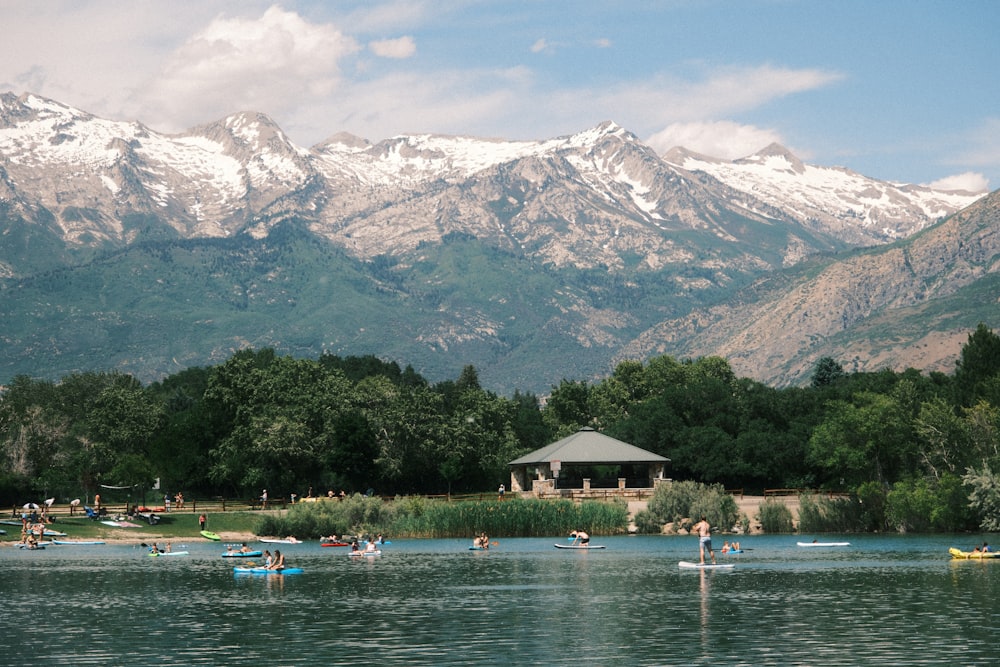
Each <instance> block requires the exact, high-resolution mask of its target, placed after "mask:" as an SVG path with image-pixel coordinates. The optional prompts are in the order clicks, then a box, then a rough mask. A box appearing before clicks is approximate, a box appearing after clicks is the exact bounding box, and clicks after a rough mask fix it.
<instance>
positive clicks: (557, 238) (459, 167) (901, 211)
mask: <svg viewBox="0 0 1000 667" xmlns="http://www.w3.org/2000/svg"><path fill="white" fill-rule="evenodd" d="M703 174H708V175H710V176H712V178H711V179H705V178H704V176H703ZM977 197H978V195H973V194H969V193H946V192H938V191H933V190H929V189H927V188H922V187H918V186H901V185H895V184H889V183H884V182H880V181H875V180H873V179H868V178H865V177H863V176H860V175H857V174H853V173H851V172H848V171H846V170H842V169H833V168H823V167H812V166H809V165H804V164H802V163H801V162H800V161H798V160H797V159H796V158H795V157H794V156H792V155H791V154H789V153H788V152H787V151H784V150H783V149H781V148H780V147H774V146H772V147H769V148H768V149H765V150H764V151H761V152H760V153H757V154H756V155H753V156H750V157H749V158H746V159H744V160H737V161H735V162H723V161H719V160H712V159H710V158H704V157H699V156H696V155H694V154H692V153H689V152H686V151H684V150H683V149H675V150H674V151H671V152H670V153H669V154H668V155H667V156H666V157H665V158H663V159H661V158H660V157H659V156H657V155H656V154H655V153H654V152H653V151H652V150H651V149H649V148H648V147H647V146H645V145H644V144H642V142H640V141H639V140H638V139H637V138H636V137H635V135H633V134H631V133H630V132H628V131H627V130H625V129H623V128H621V127H619V126H618V125H616V124H614V123H611V122H606V123H603V124H601V125H599V126H597V127H594V128H590V129H588V130H584V131H582V132H580V133H578V134H575V135H572V136H568V137H559V138H554V139H549V140H543V141H504V140H488V139H478V138H473V137H448V136H437V135H413V136H401V137H394V138H391V139H387V140H385V141H381V142H379V143H377V144H372V143H370V142H368V141H367V140H364V139H360V138H357V137H352V136H350V135H345V134H340V135H334V136H333V137H331V138H330V139H329V140H327V141H325V142H322V143H320V144H318V145H316V146H313V147H312V148H308V149H307V148H302V147H299V146H296V145H295V144H294V143H293V142H291V141H290V140H289V138H288V137H287V136H286V135H285V134H284V133H283V132H282V131H281V129H280V128H279V127H278V126H277V125H276V124H275V123H274V122H273V121H272V120H271V119H269V118H268V117H266V116H264V115H263V114H257V113H249V112H244V113H238V114H234V115H232V116H229V117H227V118H225V119H223V120H221V121H218V122H216V123H211V124H207V125H203V126H199V127H195V128H192V129H191V130H188V131H187V132H184V133H182V134H178V135H164V134H160V133H157V132H155V131H153V130H151V129H149V128H147V127H145V126H144V125H142V124H141V123H138V122H118V121H108V120H103V119H100V118H97V117H94V116H93V115H91V114H88V113H86V112H83V111H80V110H78V109H74V108H72V107H70V106H67V105H64V104H60V103H58V102H54V101H52V100H47V99H44V98H41V97H38V96H36V95H30V94H26V95H22V96H21V97H15V96H14V95H13V94H10V93H6V94H3V95H0V201H3V202H8V203H9V204H12V205H17V206H18V207H19V210H20V211H22V215H23V217H25V219H28V220H33V219H35V218H36V217H37V216H36V213H37V212H38V211H40V210H45V211H47V212H48V213H50V214H51V216H52V219H53V221H54V223H55V225H56V226H57V227H58V229H59V230H60V234H61V237H62V239H63V240H64V241H65V242H66V243H67V244H69V245H71V246H73V245H78V246H86V245H94V244H101V243H103V244H110V245H112V246H116V245H121V244H127V243H129V242H130V241H131V240H132V239H133V238H134V237H135V232H134V230H133V227H132V226H131V225H130V224H129V222H128V219H129V218H130V217H134V216H137V215H138V216H144V215H148V216H154V217H155V218H156V219H157V220H159V221H160V222H161V224H162V225H164V226H166V227H169V228H170V229H172V230H173V233H174V234H176V235H177V236H179V237H181V238H201V237H224V236H229V235H232V234H237V233H249V234H252V235H254V236H257V237H261V236H265V235H266V234H267V233H268V229H269V227H270V226H271V225H273V224H275V222H276V221H280V220H283V219H287V218H288V217H290V216H295V217H297V218H300V219H302V220H305V221H308V224H309V226H310V229H311V230H312V231H313V232H314V233H316V234H319V235H321V236H323V237H326V238H328V239H330V240H332V241H334V242H336V243H338V244H341V245H343V246H344V247H345V248H348V249H349V250H350V251H351V252H353V253H355V254H357V255H358V256H359V257H372V256H375V255H379V254H398V253H400V252H407V251H410V250H412V249H413V248H415V247H417V246H418V245H420V244H422V243H427V242H431V243H433V242H439V241H440V239H441V237H443V236H444V235H445V234H448V233H452V232H461V233H469V234H473V235H474V236H476V237H477V238H481V239H484V240H487V239H489V240H490V241H491V242H493V243H496V244H498V245H500V246H501V247H510V248H518V249H520V250H522V251H532V252H537V253H540V254H541V256H542V259H544V260H546V261H551V262H554V263H555V264H557V265H564V264H573V265H577V266H595V265H606V266H609V267H611V268H614V267H616V266H621V265H622V262H621V254H622V253H624V252H627V253H639V254H641V255H642V262H641V265H642V266H647V267H649V268H651V269H657V268H660V267H662V266H663V264H664V263H669V262H671V261H679V260H681V259H682V258H683V256H684V255H685V254H687V253H688V252H689V251H690V248H687V247H684V244H683V243H682V244H680V245H679V244H678V241H677V239H676V233H675V232H676V231H677V230H679V229H702V230H705V231H707V230H709V229H711V231H712V233H713V234H714V235H715V236H716V237H717V238H718V239H720V240H721V241H722V242H726V241H731V242H737V245H739V244H738V237H739V236H740V235H741V234H743V233H744V232H742V231H740V230H739V229H738V225H736V226H733V225H732V224H731V222H727V221H731V220H733V219H734V216H736V217H738V218H748V219H750V220H753V221H755V222H757V223H760V224H770V223H771V222H774V221H777V222H780V223H781V224H782V225H793V227H790V228H789V230H790V231H789V236H788V238H786V239H784V241H783V243H784V244H785V247H784V248H783V249H782V250H781V251H780V252H781V255H782V257H781V259H780V261H779V262H777V263H776V264H777V265H788V264H791V263H794V262H795V261H798V260H799V259H801V257H802V256H804V255H806V254H808V253H809V252H813V251H817V250H828V249H831V248H835V247H837V246H838V245H843V244H850V245H858V244H861V245H866V244H870V243H872V242H884V241H886V240H892V239H895V238H899V237H902V236H907V235H909V234H911V233H913V232H914V231H917V230H919V229H921V228H923V227H925V226H926V225H928V224H930V223H931V222H933V221H934V220H936V219H938V218H940V217H942V216H944V215H947V214H949V213H952V212H954V211H956V210H958V209H960V208H962V207H964V206H966V205H968V204H970V203H971V202H972V201H974V200H975V199H976V198H977ZM33 212H34V213H33ZM726 212H728V213H726ZM554 220H558V221H560V222H559V224H558V225H553V224H552V221H554ZM795 225H797V226H799V227H801V229H800V230H795V229H794V226H795ZM546 228H547V229H546ZM768 262H770V260H768ZM14 272H15V273H16V271H14Z"/></svg>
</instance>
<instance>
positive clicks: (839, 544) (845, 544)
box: [796, 542, 851, 547]
mask: <svg viewBox="0 0 1000 667" xmlns="http://www.w3.org/2000/svg"><path fill="white" fill-rule="evenodd" d="M796 544H798V545H799V546H800V547H849V546H851V543H850V542H796Z"/></svg>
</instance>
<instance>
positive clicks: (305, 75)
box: [136, 6, 359, 129]
mask: <svg viewBox="0 0 1000 667" xmlns="http://www.w3.org/2000/svg"><path fill="white" fill-rule="evenodd" d="M358 49H359V46H358V44H357V43H356V42H355V40H354V39H353V38H351V37H349V36H346V35H344V34H343V33H341V32H340V30H339V29H337V28H336V27H335V26H333V25H331V24H310V23H308V22H306V21H305V20H303V19H302V18H301V17H300V16H299V15H298V14H296V13H294V12H287V11H285V10H283V9H281V8H280V7H277V6H274V7H271V8H270V9H268V10H267V11H265V12H264V14H263V15H262V16H261V17H260V18H257V19H245V18H224V17H221V16H220V17H218V18H216V19H215V20H213V21H212V22H211V23H210V24H209V25H207V26H206V27H205V28H204V29H202V30H201V31H200V32H198V33H197V34H195V35H194V36H192V37H191V38H190V39H188V40H187V41H186V42H185V43H184V44H183V45H182V46H181V47H180V48H178V49H177V50H176V51H174V52H173V53H172V54H171V55H170V57H169V58H168V59H167V61H166V64H165V65H164V66H163V67H162V69H161V71H160V73H159V75H158V76H157V77H156V78H155V79H154V80H152V81H151V82H150V83H149V86H148V88H146V89H145V90H140V91H138V102H137V106H138V109H137V112H136V113H137V115H139V116H140V117H141V118H143V119H144V120H146V121H147V122H150V123H151V124H153V125H154V126H156V127H157V128H158V129H159V128H160V127H167V128H170V129H181V128H183V127H187V126H189V125H193V124H197V123H201V122H206V120H214V119H216V118H220V117H222V116H224V115H226V114H229V113H232V112H235V111H242V110H255V111H263V112H265V113H269V114H272V115H281V114H284V113H286V112H290V111H291V110H292V109H295V108H296V107H298V106H301V105H303V104H313V103H316V102H317V101H318V100H322V99H324V98H326V97H327V96H329V95H330V94H331V93H332V92H333V91H334V90H336V88H337V87H338V85H339V84H340V82H341V74H340V68H339V60H340V59H341V58H343V57H345V56H347V55H349V54H352V53H354V52H356V51H358Z"/></svg>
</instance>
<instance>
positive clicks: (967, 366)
mask: <svg viewBox="0 0 1000 667" xmlns="http://www.w3.org/2000/svg"><path fill="white" fill-rule="evenodd" d="M998 373H1000V336H997V335H996V334H995V333H993V330H992V329H990V328H988V327H987V326H986V325H985V324H983V323H982V322H980V323H979V326H977V327H976V330H975V331H974V332H972V333H971V334H969V339H968V342H966V344H965V345H964V346H963V347H962V352H961V354H960V355H959V359H958V361H957V362H956V363H955V383H954V386H955V392H956V402H957V403H958V405H963V406H971V405H973V404H974V403H975V402H976V400H977V399H978V398H981V397H983V395H984V392H985V391H986V388H987V383H988V381H989V379H990V378H993V377H994V376H996V375H997V374H998Z"/></svg>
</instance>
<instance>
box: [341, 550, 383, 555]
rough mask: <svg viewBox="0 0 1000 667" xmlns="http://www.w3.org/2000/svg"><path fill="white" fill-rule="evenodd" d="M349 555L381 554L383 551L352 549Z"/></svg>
mask: <svg viewBox="0 0 1000 667" xmlns="http://www.w3.org/2000/svg"><path fill="white" fill-rule="evenodd" d="M347 555H348V556H381V555H382V552H381V551H351V552H350V553H348V554H347Z"/></svg>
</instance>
